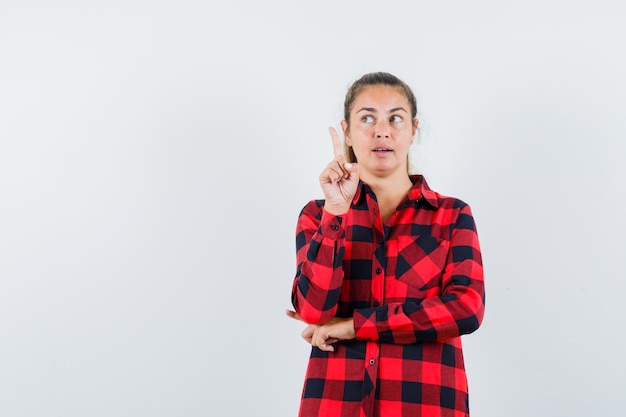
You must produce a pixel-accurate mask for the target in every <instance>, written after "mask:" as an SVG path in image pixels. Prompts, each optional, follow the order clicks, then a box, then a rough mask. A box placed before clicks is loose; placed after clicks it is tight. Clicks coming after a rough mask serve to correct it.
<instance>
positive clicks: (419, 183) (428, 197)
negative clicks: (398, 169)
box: [352, 175, 439, 208]
mask: <svg viewBox="0 0 626 417" xmlns="http://www.w3.org/2000/svg"><path fill="white" fill-rule="evenodd" d="M409 178H410V179H411V182H412V183H413V187H411V189H410V190H409V193H408V195H407V199H408V200H409V201H415V202H417V201H419V200H421V199H424V200H425V201H426V202H427V203H428V204H430V205H431V206H432V207H435V208H437V207H439V200H438V199H437V193H435V192H434V191H433V190H431V189H430V187H429V186H428V183H427V182H426V179H425V178H424V177H423V176H422V175H409ZM368 192H371V189H370V187H369V185H367V184H365V183H364V182H362V181H359V188H357V190H356V193H355V194H354V198H353V199H352V204H355V205H356V204H358V203H359V202H360V201H361V199H362V198H364V197H365V194H367V193H368Z"/></svg>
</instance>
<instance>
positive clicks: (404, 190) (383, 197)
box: [362, 171, 413, 220]
mask: <svg viewBox="0 0 626 417" xmlns="http://www.w3.org/2000/svg"><path fill="white" fill-rule="evenodd" d="M362 180H363V182H365V183H366V184H367V185H369V187H370V188H371V189H372V191H373V192H374V194H375V195H376V200H377V201H378V206H379V208H380V213H381V215H382V218H383V220H385V219H386V218H387V217H388V216H390V215H391V214H392V213H393V212H394V211H395V209H396V208H397V207H398V205H399V204H400V203H401V202H402V200H404V198H405V197H406V195H407V194H408V192H409V190H410V189H411V187H413V183H412V182H411V179H410V178H409V175H408V174H407V173H406V171H405V173H404V174H403V175H401V176H400V175H396V176H390V177H372V178H362Z"/></svg>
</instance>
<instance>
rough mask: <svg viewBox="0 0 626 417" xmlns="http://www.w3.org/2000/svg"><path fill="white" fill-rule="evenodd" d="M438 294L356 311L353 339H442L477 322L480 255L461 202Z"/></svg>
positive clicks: (481, 285) (482, 304) (482, 293)
mask: <svg viewBox="0 0 626 417" xmlns="http://www.w3.org/2000/svg"><path fill="white" fill-rule="evenodd" d="M450 236H451V237H450V247H449V250H448V254H447V258H446V266H445V268H444V271H443V277H442V284H441V295H440V296H437V297H432V298H425V299H423V300H421V301H417V302H415V301H411V302H406V303H390V304H387V305H383V306H380V307H372V308H363V309H357V310H355V312H354V328H355V333H356V338H357V339H369V340H380V341H383V342H387V343H397V344H408V343H415V342H428V341H434V340H445V339H450V338H453V337H457V336H460V335H463V334H468V333H471V332H473V331H475V330H476V329H478V327H479V326H480V324H481V323H482V319H483V315H484V309H485V291H484V277H483V265H482V256H481V252H480V246H479V243H478V235H477V233H476V226H475V223H474V218H473V216H472V213H471V209H470V207H469V206H468V205H464V206H463V207H462V208H461V209H460V212H459V215H458V217H457V219H456V222H455V223H454V227H453V228H452V232H451V235H450Z"/></svg>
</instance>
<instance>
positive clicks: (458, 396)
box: [292, 176, 485, 417]
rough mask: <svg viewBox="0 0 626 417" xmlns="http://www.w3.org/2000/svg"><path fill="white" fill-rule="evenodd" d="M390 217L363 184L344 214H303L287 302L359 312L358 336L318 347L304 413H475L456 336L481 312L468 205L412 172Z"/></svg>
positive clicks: (363, 416)
mask: <svg viewBox="0 0 626 417" xmlns="http://www.w3.org/2000/svg"><path fill="white" fill-rule="evenodd" d="M411 181H412V182H413V184H414V185H413V188H411V190H410V191H409V193H408V195H407V197H406V198H405V200H404V201H403V202H402V203H401V204H400V206H398V208H397V210H396V211H395V212H394V213H393V214H392V215H391V216H389V217H388V218H387V219H386V220H385V221H384V222H383V220H382V218H381V216H380V215H379V211H378V210H379V209H378V204H377V202H376V196H375V195H374V194H373V193H372V191H371V189H370V188H369V187H368V186H367V185H366V184H363V183H361V184H360V185H359V189H358V191H357V193H356V195H355V197H354V200H353V202H352V206H351V208H350V210H349V212H348V213H346V214H344V215H340V216H335V215H331V214H330V213H328V212H326V211H324V201H323V200H314V201H311V202H309V203H308V204H307V205H306V206H305V207H304V209H303V210H302V212H301V213H300V216H299V218H298V224H297V231H296V247H297V272H296V276H295V279H294V283H293V290H292V303H293V305H294V308H295V310H296V311H297V312H298V314H299V315H300V317H302V319H303V320H304V321H305V322H307V323H309V324H323V323H326V322H328V321H329V320H330V319H331V318H332V317H334V316H337V317H353V319H354V328H355V333H356V337H355V339H354V340H351V341H345V342H337V343H335V344H334V347H335V350H334V351H333V352H323V351H321V350H320V349H318V348H317V347H313V348H312V350H311V356H310V359H309V364H308V367H307V372H306V378H305V383H304V388H303V390H302V399H301V404H300V416H301V417H313V416H315V417H326V416H328V417H331V416H332V417H335V416H336V417H371V416H383V417H385V416H392V417H396V416H398V417H400V416H422V417H424V416H442V417H446V416H449V417H461V416H468V415H469V405H468V390H467V378H466V374H465V367H464V363H463V353H462V348H461V338H460V336H461V335H463V334H468V333H471V332H473V331H474V330H476V329H477V328H478V327H479V326H480V323H481V321H482V318H483V312H484V301H485V296H484V281H483V268H482V259H481V253H480V248H479V244H478V237H477V234H476V227H475V224H474V219H473V217H472V213H471V210H470V207H469V206H468V205H467V204H465V203H464V202H462V201H460V200H458V199H455V198H451V197H445V196H442V195H440V194H438V193H436V192H434V191H432V190H430V188H429V187H428V185H427V183H426V181H425V180H424V178H423V177H422V176H411Z"/></svg>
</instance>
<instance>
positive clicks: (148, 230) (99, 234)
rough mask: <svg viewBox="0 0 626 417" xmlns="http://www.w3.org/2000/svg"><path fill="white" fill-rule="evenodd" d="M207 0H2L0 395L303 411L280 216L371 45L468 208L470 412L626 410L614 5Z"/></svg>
mask: <svg viewBox="0 0 626 417" xmlns="http://www.w3.org/2000/svg"><path fill="white" fill-rule="evenodd" d="M219 3H221V2H204V1H184V0H177V1H137V0H126V1H117V0H113V1H106V2H79V1H75V2H68V1H55V2H44V1H20V2H8V1H4V2H3V4H2V7H1V9H0V415H2V416H3V417H26V416H28V417H31V416H33V417H35V416H37V417H41V416H59V417H61V416H62V417H72V416H76V417H79V416H80V417H82V416H94V417H96V416H107V417H109V416H116V417H122V416H133V417H134V416H153V417H160V416H186V417H192V416H223V417H228V416H233V417H239V416H247V415H255V416H271V417H282V416H284V417H288V416H294V415H296V412H297V408H298V403H299V397H300V390H301V387H302V382H303V378H304V371H305V367H306V361H307V358H308V351H309V349H310V348H309V346H307V345H306V343H305V342H304V341H303V340H301V339H300V336H299V335H300V331H301V330H302V328H303V327H302V325H301V324H300V323H298V322H294V321H290V320H289V319H288V318H286V317H285V316H284V310H285V309H287V308H290V291H291V283H292V280H293V276H294V273H295V237H294V232H295V224H296V219H297V215H298V213H299V211H300V209H301V208H302V207H303V206H304V205H305V204H306V202H308V201H309V200H310V199H313V198H320V197H321V195H322V194H321V191H320V189H319V186H318V183H317V177H318V175H319V172H320V171H321V169H322V168H323V167H324V166H325V165H326V164H327V162H328V161H329V160H330V158H331V157H332V147H331V142H330V138H329V137H328V133H327V130H326V129H327V126H330V125H332V126H338V125H339V121H340V119H341V115H342V102H343V97H344V95H345V92H346V89H347V87H348V85H349V84H350V83H351V82H352V81H354V80H355V79H356V78H358V77H359V76H360V75H362V74H363V73H366V72H370V71H379V70H382V71H389V72H392V73H394V74H396V75H398V76H399V77H400V78H402V79H403V80H405V81H406V82H407V83H408V84H409V85H411V86H412V87H413V89H414V91H415V93H416V96H417V98H418V107H419V115H418V117H419V118H420V121H421V123H420V126H421V132H420V141H419V144H417V145H415V146H414V149H413V155H412V156H413V164H414V165H415V167H416V169H417V170H418V171H419V172H420V173H422V174H424V175H425V176H426V177H427V179H428V181H429V183H430V185H431V187H432V188H434V189H435V190H437V191H439V192H441V193H443V194H447V195H453V196H456V197H459V198H461V199H463V200H465V201H466V202H468V203H469V204H470V205H471V207H472V209H473V212H474V216H475V219H476V222H477V226H478V232H479V237H480V239H481V245H482V249H483V257H484V263H485V271H486V289H487V309H486V316H485V320H484V323H483V326H482V327H481V329H479V330H478V331H477V332H476V333H474V334H472V335H468V336H464V339H463V340H464V345H465V357H466V366H467V370H468V376H469V384H470V407H471V409H472V414H473V416H476V417H479V416H480V417H501V416H507V417H526V416H546V417H552V416H557V415H558V416H561V415H562V416H568V417H573V416H588V415H596V416H608V415H614V416H615V415H625V414H626V403H624V401H622V400H620V397H621V396H622V395H623V392H622V391H623V388H624V382H623V375H624V371H626V363H625V362H626V360H625V359H624V358H625V355H624V352H625V351H626V341H625V339H624V336H623V325H622V322H623V317H624V315H625V314H626V309H625V307H624V305H625V304H626V303H624V301H625V299H624V292H625V290H626V283H625V282H626V279H625V278H626V273H625V272H624V266H623V264H624V261H625V255H624V252H625V251H624V249H626V245H625V243H624V235H625V233H626V226H625V222H624V220H623V218H624V212H625V210H626V197H625V196H624V191H625V189H626V187H625V179H626V172H625V171H626V170H625V167H624V166H625V160H624V159H625V155H626V145H625V142H626V141H625V139H624V137H625V134H626V127H625V126H626V124H625V123H624V114H626V104H625V103H626V101H625V99H626V81H624V74H625V73H626V56H625V55H624V53H623V52H622V50H623V40H624V39H625V38H626V29H625V26H624V24H623V23H624V18H625V17H626V16H625V15H624V12H623V11H621V10H622V9H623V7H622V8H620V7H618V5H620V4H621V3H620V2H618V1H614V2H606V1H604V2H603V1H594V2H582V1H581V2H576V1H525V2H497V1H473V2H461V1H447V2H436V3H435V2H432V1H389V2H380V1H369V0H366V1H365V0H359V1H326V0H323V1H317V2H308V3H306V2H294V1H282V2H281V1H272V0H268V1H264V2H257V1H245V2H244V1H240V2H236V1H233V2H228V3H226V2H223V3H224V4H219Z"/></svg>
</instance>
